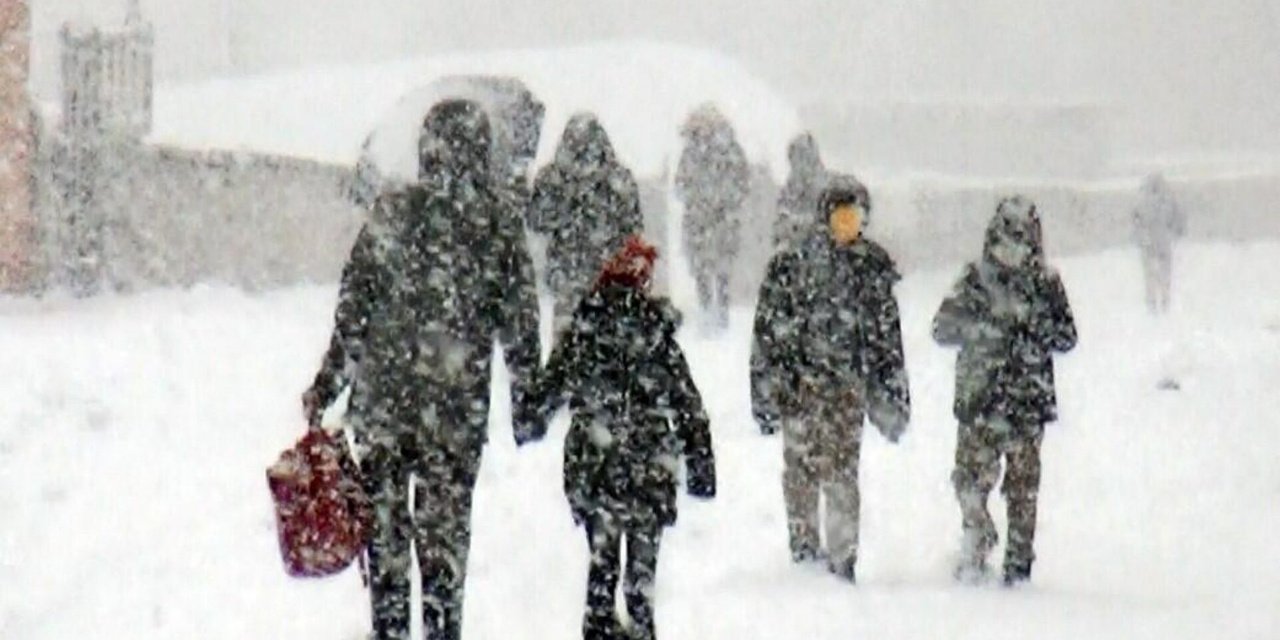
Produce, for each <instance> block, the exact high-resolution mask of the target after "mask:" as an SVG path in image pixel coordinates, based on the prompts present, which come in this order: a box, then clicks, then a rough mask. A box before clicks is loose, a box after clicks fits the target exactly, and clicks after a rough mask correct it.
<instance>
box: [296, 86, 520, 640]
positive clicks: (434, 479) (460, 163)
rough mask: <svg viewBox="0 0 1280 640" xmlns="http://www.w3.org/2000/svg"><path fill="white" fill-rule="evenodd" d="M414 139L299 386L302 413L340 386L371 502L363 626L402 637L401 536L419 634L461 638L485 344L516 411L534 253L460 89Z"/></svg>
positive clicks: (476, 112) (405, 622) (360, 241)
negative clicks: (400, 184)
mask: <svg viewBox="0 0 1280 640" xmlns="http://www.w3.org/2000/svg"><path fill="white" fill-rule="evenodd" d="M419 149H420V163H421V167H420V180H419V182H418V183H417V184H415V185H413V186H411V187H408V188H406V189H404V190H403V191H398V192H392V193H389V194H386V195H384V196H381V197H380V198H379V199H378V201H377V203H376V205H375V207H374V210H373V213H372V219H371V220H370V221H369V222H368V223H367V224H366V225H365V226H364V228H362V229H361V231H360V234H359V236H358V237H357V239H356V242H355V246H354V248H353V249H352V251H351V258H350V260H349V261H348V262H347V264H346V266H345V267H344V269H343V273H342V283H341V287H340V292H339V298H338V307H337V311H336V313H335V327H334V331H333V336H332V338H331V340H330V346H329V350H328V352H327V353H326V355H325V357H324V360H323V363H322V367H321V370H320V372H319V373H318V374H317V375H316V379H315V382H314V384H313V385H312V387H311V388H310V390H308V391H307V393H306V394H304V396H303V405H304V410H305V411H306V414H307V417H308V419H309V420H311V421H312V423H316V422H318V420H319V418H320V414H321V412H322V411H323V410H324V408H325V407H327V406H328V405H330V404H331V403H332V402H333V401H334V400H335V399H336V398H337V397H338V396H339V395H340V394H341V392H342V391H343V390H344V389H345V388H347V387H350V388H351V396H350V406H349V409H348V413H347V420H348V423H349V425H350V427H351V429H352V431H353V435H354V438H355V441H356V446H357V451H358V452H360V455H359V458H360V467H361V473H362V476H363V481H364V483H365V485H366V490H367V492H368V494H369V495H370V497H371V499H372V501H373V503H374V506H375V512H376V514H377V515H376V517H375V521H374V527H373V533H372V541H371V544H370V546H369V550H368V553H369V570H370V585H369V586H370V594H371V598H372V604H373V616H372V618H373V632H374V633H373V637H374V638H376V639H377V640H383V639H396V640H402V639H404V638H408V634H409V618H410V615H411V614H410V610H411V603H410V597H409V594H410V589H409V567H410V545H411V543H412V544H415V545H416V546H417V552H418V563H419V567H420V569H421V580H422V594H423V609H424V618H425V629H426V631H427V637H429V638H432V639H433V640H434V639H449V640H457V638H459V637H461V623H462V619H461V617H462V594H463V584H464V580H465V575H466V566H467V549H468V546H469V540H470V510H471V494H472V489H473V487H474V484H475V481H476V473H477V471H478V469H479V467H480V456H481V450H482V448H483V446H484V443H485V441H486V426H487V424H488V413H489V412H488V408H489V384H490V371H489V369H490V360H491V351H492V348H493V346H492V345H493V342H494V340H495V338H496V339H497V340H498V342H500V343H501V345H502V348H503V354H504V356H505V358H506V364H507V367H508V369H510V371H511V373H512V385H513V390H512V395H513V405H514V406H515V407H516V409H517V411H516V414H517V416H522V415H525V412H524V411H521V410H520V409H521V408H522V407H524V406H527V405H526V404H525V402H526V401H525V398H524V394H523V392H522V391H523V390H524V389H527V387H528V385H529V381H530V379H531V376H532V375H533V374H534V372H535V371H536V368H537V365H538V358H539V344H538V316H537V299H536V293H535V288H534V283H533V265H532V261H531V260H530V258H529V256H528V253H527V249H526V246H525V241H524V237H523V234H524V231H523V225H522V224H521V222H520V219H519V212H517V211H509V210H505V209H503V208H502V206H501V205H500V200H499V198H497V197H496V196H495V195H494V194H493V191H492V189H491V186H490V178H489V175H490V173H489V171H488V168H487V165H486V162H487V158H488V157H489V128H488V120H487V118H486V117H485V115H484V113H483V112H482V111H481V110H480V109H479V107H478V106H477V105H476V104H475V103H472V102H466V101H445V102H442V103H439V104H438V105H437V106H435V107H434V108H432V109H431V111H430V112H429V113H428V114H427V116H426V119H425V121H424V124H423V130H422V135H421V140H420V143H419ZM530 424H531V423H528V422H518V423H517V425H516V428H517V432H518V433H519V432H520V431H521V430H522V429H526V428H529V426H528V425H530ZM411 478H416V479H417V486H418V493H417V495H416V497H415V500H414V502H415V509H416V513H414V514H410V513H409V511H408V505H409V496H408V491H409V487H410V486H412V484H411Z"/></svg>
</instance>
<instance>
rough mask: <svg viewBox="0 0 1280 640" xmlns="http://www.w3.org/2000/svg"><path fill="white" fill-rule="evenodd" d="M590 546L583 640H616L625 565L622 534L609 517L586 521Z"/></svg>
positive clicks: (603, 515) (588, 544)
mask: <svg viewBox="0 0 1280 640" xmlns="http://www.w3.org/2000/svg"><path fill="white" fill-rule="evenodd" d="M585 525H586V530H587V546H588V548H589V549H590V550H591V564H590V568H589V569H588V570H587V602H586V610H585V611H584V612H583V616H582V638H583V640H615V638H616V637H617V636H618V634H619V631H620V629H621V626H620V624H619V622H618V609H617V591H618V573H619V570H620V569H621V565H622V531H621V530H620V529H618V527H617V526H616V523H615V522H614V521H613V519H612V518H611V517H609V516H608V515H607V514H603V513H597V514H591V515H590V516H588V517H587V520H586V522H585Z"/></svg>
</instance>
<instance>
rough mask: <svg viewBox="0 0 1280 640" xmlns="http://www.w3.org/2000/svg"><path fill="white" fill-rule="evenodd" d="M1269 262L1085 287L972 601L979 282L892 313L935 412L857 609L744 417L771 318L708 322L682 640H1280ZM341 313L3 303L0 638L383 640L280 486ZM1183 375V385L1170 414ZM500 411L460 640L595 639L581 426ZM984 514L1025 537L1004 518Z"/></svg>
mask: <svg viewBox="0 0 1280 640" xmlns="http://www.w3.org/2000/svg"><path fill="white" fill-rule="evenodd" d="M1277 252H1280V244H1274V243H1270V244H1266V243H1263V244H1254V245H1200V246H1188V247H1186V248H1185V249H1183V250H1181V251H1180V253H1179V254H1178V258H1177V260H1178V262H1177V277H1178V287H1177V295H1176V301H1175V311H1176V313H1175V315H1174V316H1173V317H1172V318H1170V319H1168V320H1166V321H1155V320H1152V319H1150V318H1149V317H1148V316H1146V315H1145V313H1144V312H1143V311H1142V307H1141V304H1140V300H1141V290H1140V281H1139V266H1138V260H1137V257H1136V256H1135V255H1134V254H1133V253H1132V252H1129V251H1114V252H1109V253H1105V254H1100V255H1096V256H1087V257H1079V258H1072V259H1070V260H1064V261H1062V262H1061V264H1060V267H1061V271H1062V274H1063V277H1064V280H1065V282H1066V284H1067V287H1068V290H1069V293H1070V295H1071V300H1072V303H1073V305H1074V307H1075V311H1076V314H1077V315H1076V317H1077V321H1078V323H1079V328H1080V335H1081V339H1080V346H1079V347H1078V349H1077V350H1076V352H1074V353H1072V354H1070V355H1068V356H1065V357H1062V358H1060V359H1059V360H1058V362H1059V368H1058V370H1059V392H1060V397H1061V400H1062V405H1063V406H1062V420H1061V421H1060V422H1058V423H1057V424H1054V425H1053V426H1051V427H1050V429H1049V432H1048V435H1047V437H1046V440H1045V444H1044V480H1043V488H1042V491H1041V494H1040V528H1039V532H1038V538H1037V541H1036V549H1037V552H1038V553H1039V558H1040V559H1039V561H1038V562H1037V564H1036V566H1035V574H1034V578H1033V582H1032V584H1031V585H1029V586H1028V587H1027V588H1022V589H1018V590H1013V591H1010V590H1005V589H1002V588H999V587H995V586H990V587H976V588H975V587H964V586H960V585H956V584H954V583H953V582H952V581H951V579H950V572H949V567H950V563H951V560H952V557H953V553H954V552H955V550H956V548H957V546H958V537H959V512H958V509H957V507H956V504H955V501H954V499H953V496H952V491H951V487H950V483H949V479H948V474H949V473H950V471H951V466H952V456H953V447H954V444H955V423H954V420H953V419H952V417H951V413H950V405H951V397H952V394H951V389H952V361H953V355H954V354H953V353H952V352H950V351H946V350H943V349H941V348H938V347H936V346H934V345H933V344H932V343H931V341H930V340H929V319H930V317H931V314H932V312H933V311H934V309H935V308H936V305H937V304H938V302H939V300H940V299H941V297H942V296H943V295H944V294H945V293H946V291H947V290H948V288H949V285H950V281H951V278H952V277H953V276H954V275H955V273H954V272H955V271H956V270H957V269H958V265H957V266H956V267H955V268H954V269H948V270H946V271H938V272H932V273H922V274H917V275H913V276H910V277H908V278H907V279H906V280H905V281H904V282H903V283H902V284H901V285H900V288H899V295H900V298H901V301H902V308H903V321H904V331H905V339H906V350H907V360H908V366H909V371H910V376H911V384H912V392H913V399H914V413H913V419H912V422H911V426H910V430H909V431H908V433H907V435H906V437H905V439H904V440H903V442H902V443H901V444H900V445H898V446H896V447H895V446H892V445H889V444H888V443H887V442H886V441H884V440H883V439H882V438H880V437H879V435H878V434H875V433H874V431H869V432H868V436H867V440H866V446H865V447H864V449H863V454H862V455H863V466H862V480H861V482H862V487H863V523H862V532H863V536H862V540H863V544H862V553H861V556H862V560H861V565H860V567H859V580H860V582H859V584H858V585H857V586H856V587H851V586H849V585H847V584H844V583H842V582H840V581H838V580H836V579H834V578H832V577H830V576H829V575H827V574H826V573H825V572H823V571H821V570H819V569H816V568H813V567H795V566H793V565H791V564H790V562H789V560H788V558H787V551H786V534H785V524H784V516H783V506H782V496H781V487H780V473H781V464H782V462H781V442H780V440H779V439H778V438H776V437H774V438H765V437H763V436H760V435H759V434H758V432H757V429H756V427H755V425H754V424H753V423H752V420H751V414H750V410H749V405H748V390H747V373H746V362H747V353H748V338H749V335H748V334H749V327H750V323H751V310H750V309H748V308H739V309H737V310H736V311H735V313H734V315H733V318H732V326H731V329H730V331H729V332H728V333H727V334H726V335H722V336H706V335H702V334H700V333H699V331H698V330H697V329H696V328H694V327H693V325H694V323H692V322H690V323H689V327H687V328H686V329H685V330H684V331H683V332H682V335H681V341H682V344H683V345H684V347H685V348H686V350H687V352H688V354H689V358H690V360H691V365H692V368H693V373H694V377H695V379H696V381H697V382H698V384H699V386H700V388H701V390H702V392H703V396H704V399H705V400H706V403H707V405H708V409H709V411H710V413H711V416H712V425H713V432H714V436H715V451H716V456H717V460H718V465H719V474H720V477H719V481H720V484H719V497H718V498H717V499H716V500H715V501H713V502H709V503H700V502H694V501H691V500H689V499H687V498H683V497H682V498H681V505H680V506H681V513H680V520H679V522H678V523H677V525H676V526H675V528H674V529H671V530H669V531H668V534H667V535H666V537H665V544H664V545H663V547H662V556H661V563H660V568H659V574H658V587H657V624H658V628H659V634H660V635H661V636H662V637H663V638H667V639H668V640H675V639H679V638H689V639H700V640H701V639H715V638H724V639H736V638H814V639H818V638H878V639H881V640H896V639H906V638H912V639H915V638H919V639H930V640H932V639H936V638H974V639H981V640H998V639H1002V638H1010V639H1014V638H1016V639H1018V640H1023V639H1026V638H1038V639H1048V640H1053V639H1058V638H1062V639H1072V640H1075V639H1077V638H1126V639H1141V638H1152V639H1160V640H1171V639H1172V640H1177V639H1180V638H1186V639H1194V640H1202V639H1204V638H1259V639H1261V638H1274V637H1277V636H1276V634H1277V632H1278V630H1280V609H1278V608H1277V607H1276V604H1277V602H1280V545H1276V544H1275V543H1274V535H1275V532H1276V531H1278V530H1280V508H1277V505H1280V465H1277V464H1276V459H1277V458H1276V452H1277V451H1280V428H1277V422H1276V416H1277V415H1280V399H1278V398H1280V396H1277V394H1276V393H1275V389H1276V388H1277V386H1278V385H1280V270H1278V269H1276V266H1277V263H1276V258H1275V256H1276V255H1277ZM335 297H336V291H335V287H333V286H309V287H300V288H296V289H290V290H284V291H278V292H272V293H267V294H261V295H251V294H246V293H242V292H240V291H237V290H232V289H222V288H198V289H194V290H190V291H159V292H152V293H146V294H141V295H137V296H129V297H106V298H100V299H94V300H87V301H70V300H46V301H42V302H31V301H13V300H9V301H3V302H0V352H3V353H4V354H5V357H6V366H5V367H4V368H3V370H2V371H0V376H2V379H0V388H3V389H5V390H6V391H7V393H8V395H7V396H6V398H5V402H3V403H2V404H0V487H3V489H4V490H3V491H0V514H2V515H0V517H2V518H3V526H0V637H3V638H23V639H30V640H44V639H67V638H101V639H103V640H115V639H120V640H123V639H125V638H128V639H130V640H134V639H137V638H149V639H150V638H154V639H175V640H177V639H182V640H187V639H191V638H202V639H208V640H220V639H226V640H246V639H251V638H274V639H283V640H288V639H291V638H296V639H298V640H303V639H305V640H321V639H325V638H332V639H334V640H353V639H355V638H360V637H363V636H362V635H361V634H362V633H363V631H364V629H365V628H366V625H367V623H368V605H367V601H366V597H365V594H364V592H363V590H362V588H361V586H360V580H359V577H358V575H357V573H356V571H355V570H354V569H352V570H349V571H347V572H346V573H344V574H342V575H340V576H336V577H333V578H329V579H323V580H311V581H305V580H294V579H290V578H288V577H286V576H285V573H284V571H283V567H282V564H281V562H280V558H279V554H278V549H277V545H276V538H275V530H274V521H273V515H272V507H271V501H270V497H269V494H268V491H267V486H266V480H265V475H264V472H265V469H266V467H267V465H269V464H270V463H271V462H272V461H274V459H275V457H276V456H277V454H278V453H279V452H280V451H281V450H283V449H284V448H286V447H288V446H290V445H291V444H292V443H293V441H294V440H295V439H296V438H297V437H298V436H300V435H301V432H302V430H303V425H302V420H301V417H300V415H299V400H298V397H299V394H300V392H301V391H302V390H303V388H304V387H305V386H306V385H307V384H308V383H309V380H310V378H311V376H312V375H313V374H314V370H315V367H316V365H317V363H318V361H319V358H320V354H321V352H322V350H323V348H324V347H325V345H326V344H327V334H328V331H329V329H330V326H331V313H332V309H333V305H334V302H335ZM504 376H505V374H503V375H500V376H499V384H496V385H495V388H497V389H500V387H501V385H500V382H501V380H502V379H503V378H504ZM1165 376H1173V377H1175V378H1176V379H1177V380H1178V381H1179V382H1180V383H1181V391H1161V390H1157V388H1156V383H1157V381H1158V380H1159V379H1161V378H1162V377H1165ZM495 393H496V396H495V398H496V400H495V405H494V406H495V411H494V414H493V417H492V419H491V422H490V435H491V444H490V445H489V447H488V449H487V450H486V453H485V459H484V465H483V468H482V472H481V476H480V481H479V487H478V489H477V494H476V498H475V511H474V520H473V525H474V538H473V551H472V555H471V561H470V566H469V581H468V592H467V600H466V609H465V612H466V623H465V636H466V637H467V638H502V639H504V640H505V639H519V638H572V637H577V636H578V634H579V628H580V627H579V625H580V616H581V607H582V604H581V603H582V601H583V590H584V585H585V580H586V561H587V558H586V544H585V540H584V536H583V534H582V532H581V531H580V530H577V529H575V528H574V526H573V525H572V522H571V520H570V517H569V513H568V509H567V506H566V504H565V502H564V499H563V497H562V495H561V489H560V486H561V484H560V475H559V474H560V453H561V440H562V438H563V436H564V432H565V428H566V419H565V417H564V415H561V416H560V417H559V418H558V419H557V421H556V422H555V424H554V425H553V427H552V429H551V433H550V435H549V437H548V438H547V440H545V441H544V442H541V443H538V444H535V445H532V446H530V447H527V448H525V449H522V450H517V449H516V448H515V446H514V444H513V442H512V440H511V430H510V425H509V404H508V402H507V399H506V394H505V392H504V391H500V390H498V391H495ZM992 507H993V510H994V511H995V512H996V513H997V514H998V516H997V517H998V520H999V521H1000V522H1002V523H1003V520H1004V519H1003V502H1002V500H1001V499H1000V498H999V496H998V494H996V495H993V496H992ZM1002 533H1003V532H1002Z"/></svg>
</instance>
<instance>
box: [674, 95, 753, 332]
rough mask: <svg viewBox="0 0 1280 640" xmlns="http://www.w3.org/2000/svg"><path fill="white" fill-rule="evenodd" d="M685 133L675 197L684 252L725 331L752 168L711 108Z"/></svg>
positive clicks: (702, 297)
mask: <svg viewBox="0 0 1280 640" xmlns="http://www.w3.org/2000/svg"><path fill="white" fill-rule="evenodd" d="M682 133H683V135H684V141H685V147H684V152H683V153H682V154H681V155H680V163H679V165H678V166H677V167H676V176H675V193H676V197H677V198H679V200H680V201H681V202H682V203H683V204H684V246H685V253H686V254H687V255H688V259H689V266H690V269H691V270H692V271H693V277H694V279H695V280H696V284H697V288H698V300H699V301H700V303H701V305H702V310H703V311H704V312H707V313H709V314H710V318H711V319H712V320H713V321H714V323H715V324H718V325H720V326H725V325H727V324H728V322H729V291H730V290H729V277H730V274H731V273H732V268H733V262H734V258H735V257H736V256H737V254H738V245H739V243H740V240H741V239H740V235H741V229H740V225H741V215H742V207H743V203H744V202H745V201H746V199H747V194H748V190H749V188H750V182H751V172H750V166H749V165H748V163H747V155H746V153H745V152H743V150H742V146H741V145H739V144H738V140H737V138H736V136H735V135H734V133H733V126H732V125H730V124H729V121H728V120H726V119H725V117H724V116H723V115H721V114H720V112H719V111H718V110H716V108H715V107H714V106H712V105H703V106H702V107H699V108H698V109H697V110H696V111H694V112H693V114H692V115H690V116H689V121H688V122H687V123H686V124H685V126H684V128H683V129H682Z"/></svg>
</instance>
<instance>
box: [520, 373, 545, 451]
mask: <svg viewBox="0 0 1280 640" xmlns="http://www.w3.org/2000/svg"><path fill="white" fill-rule="evenodd" d="M517 380H518V382H516V383H515V384H513V385H512V387H511V427H512V432H513V435H515V439H516V446H524V445H525V444H528V443H530V442H534V441H537V440H541V439H542V438H543V436H545V435H546V434H547V423H548V422H550V421H551V416H549V415H543V413H544V412H543V410H542V407H541V402H540V401H539V400H538V398H537V397H536V394H537V392H536V391H535V390H534V387H535V384H534V383H533V378H532V374H529V375H523V376H520V377H519V378H517Z"/></svg>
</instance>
